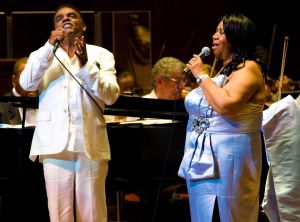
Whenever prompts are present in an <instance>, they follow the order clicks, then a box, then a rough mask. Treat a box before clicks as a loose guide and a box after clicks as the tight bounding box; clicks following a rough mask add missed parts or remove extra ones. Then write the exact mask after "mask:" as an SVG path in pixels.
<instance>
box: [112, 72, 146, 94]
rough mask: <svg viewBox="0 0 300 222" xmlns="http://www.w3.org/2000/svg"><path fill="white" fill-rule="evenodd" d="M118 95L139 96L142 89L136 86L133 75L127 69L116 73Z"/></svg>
mask: <svg viewBox="0 0 300 222" xmlns="http://www.w3.org/2000/svg"><path fill="white" fill-rule="evenodd" d="M117 81H118V84H119V86H120V95H129V96H141V95H142V92H143V89H142V88H140V87H138V86H137V83H136V80H135V77H134V75H133V74H132V73H131V72H129V71H121V72H119V73H117Z"/></svg>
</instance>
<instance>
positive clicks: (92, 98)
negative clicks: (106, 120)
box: [53, 48, 104, 115]
mask: <svg viewBox="0 0 300 222" xmlns="http://www.w3.org/2000/svg"><path fill="white" fill-rule="evenodd" d="M54 49H55V48H54ZM56 49H57V48H56ZM53 54H54V57H55V58H56V59H57V61H58V62H59V63H60V64H61V65H62V66H63V68H64V69H65V70H66V71H67V72H68V73H69V74H70V76H72V78H73V79H74V80H75V81H76V82H77V83H78V85H79V86H80V87H81V88H82V89H83V91H84V92H85V93H86V94H87V95H88V96H89V97H90V99H91V100H92V101H93V102H94V103H95V104H96V106H97V107H98V109H99V110H100V112H101V114H102V115H103V114H104V110H102V108H101V107H100V106H99V104H98V103H97V101H96V100H95V98H94V97H93V96H92V95H91V94H90V93H89V92H88V91H87V90H86V89H85V88H84V86H83V85H81V83H80V82H79V81H78V80H77V79H76V77H75V76H74V75H73V74H72V73H71V72H70V70H69V69H68V68H67V67H66V66H65V65H64V64H63V63H62V61H61V60H60V59H59V58H58V57H57V55H56V50H53ZM97 64H98V63H97ZM99 66H100V65H99ZM97 67H98V66H97ZM98 68H99V69H100V67H98Z"/></svg>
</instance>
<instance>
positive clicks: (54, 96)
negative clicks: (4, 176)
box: [20, 42, 120, 160]
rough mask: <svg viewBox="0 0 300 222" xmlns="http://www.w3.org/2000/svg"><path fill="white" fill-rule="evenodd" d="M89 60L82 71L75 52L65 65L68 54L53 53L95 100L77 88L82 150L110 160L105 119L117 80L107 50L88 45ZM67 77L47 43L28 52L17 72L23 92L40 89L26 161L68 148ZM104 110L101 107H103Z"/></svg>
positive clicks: (97, 158) (115, 95) (92, 156)
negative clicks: (26, 60) (26, 58)
mask: <svg viewBox="0 0 300 222" xmlns="http://www.w3.org/2000/svg"><path fill="white" fill-rule="evenodd" d="M86 47H87V53H88V62H87V64H86V65H85V66H83V67H82V68H81V69H80V68H79V65H78V60H77V58H76V56H75V57H74V58H73V59H72V60H71V65H69V66H68V65H67V63H66V62H65V61H66V60H64V58H66V57H67V54H66V53H65V52H64V51H63V50H62V49H61V48H58V50H57V52H56V55H57V57H58V58H59V59H60V60H61V61H62V62H63V63H64V64H65V65H67V68H68V69H69V71H70V72H71V73H72V74H73V75H74V76H75V78H76V79H77V80H78V81H79V82H80V83H81V85H82V86H83V87H84V88H85V89H86V90H87V91H88V92H89V94H90V95H92V97H93V98H94V101H95V102H96V103H97V104H98V106H99V107H100V108H101V109H99V107H98V106H97V105H96V103H95V102H94V101H93V100H92V99H91V98H90V97H89V96H88V95H87V93H86V92H85V91H84V90H83V89H82V88H81V87H78V89H77V90H78V91H77V94H79V95H80V97H79V98H78V100H81V107H82V110H81V111H80V112H81V113H82V115H81V118H82V124H83V126H82V131H83V143H84V152H85V154H86V155H87V156H88V157H89V158H91V159H94V160H101V159H110V148H109V142H108V136H107V131H106V123H105V120H104V117H103V111H104V107H105V104H107V105H111V104H113V103H114V102H115V101H116V100H117V99H118V97H119V94H120V89H119V86H118V83H117V80H116V75H115V73H116V70H115V68H114V65H115V61H114V57H113V54H112V53H111V52H109V51H108V50H106V49H104V48H101V47H98V46H94V45H88V44H87V46H86ZM68 78H72V77H71V76H70V74H69V73H68V72H67V71H66V69H64V68H63V66H62V65H61V64H60V63H59V61H58V60H57V59H56V58H55V57H54V54H53V46H52V45H51V44H49V43H48V42H47V43H46V44H45V45H44V46H42V47H41V48H39V49H38V50H37V51H34V52H32V53H31V54H30V57H29V60H28V63H27V65H26V67H25V69H24V71H23V72H22V74H21V76H20V84H21V86H22V87H23V88H24V89H25V90H37V89H39V91H40V95H39V109H38V112H37V115H36V127H35V131H34V135H33V139H32V145H31V151H30V159H31V160H35V159H36V157H37V155H43V154H54V153H59V152H61V151H62V150H63V149H65V148H66V146H67V141H68V134H69V110H68ZM101 110H102V111H101Z"/></svg>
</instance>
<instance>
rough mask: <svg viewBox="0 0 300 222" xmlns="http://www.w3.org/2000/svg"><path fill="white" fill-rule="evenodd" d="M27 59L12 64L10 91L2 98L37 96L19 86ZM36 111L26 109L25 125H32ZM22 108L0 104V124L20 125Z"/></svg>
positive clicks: (23, 58) (36, 92)
mask: <svg viewBox="0 0 300 222" xmlns="http://www.w3.org/2000/svg"><path fill="white" fill-rule="evenodd" d="M27 60H28V57H22V58H20V59H18V60H17V61H16V62H15V64H14V70H13V74H12V89H11V91H9V92H7V93H5V94H4V96H24V97H34V96H37V95H38V91H26V90H24V89H22V87H21V86H20V84H19V77H20V74H21V72H22V71H23V69H24V68H25V65H26V63H27ZM35 112H36V109H26V120H25V125H27V126H28V125H34V121H35ZM22 117H23V108H18V107H16V106H13V105H12V104H11V103H0V123H4V124H11V125H18V124H21V123H22Z"/></svg>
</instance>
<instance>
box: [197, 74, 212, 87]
mask: <svg viewBox="0 0 300 222" xmlns="http://www.w3.org/2000/svg"><path fill="white" fill-rule="evenodd" d="M207 77H209V76H208V75H207V74H203V75H200V76H198V77H197V78H196V83H197V84H198V85H200V83H201V82H202V80H203V79H206V78H207Z"/></svg>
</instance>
